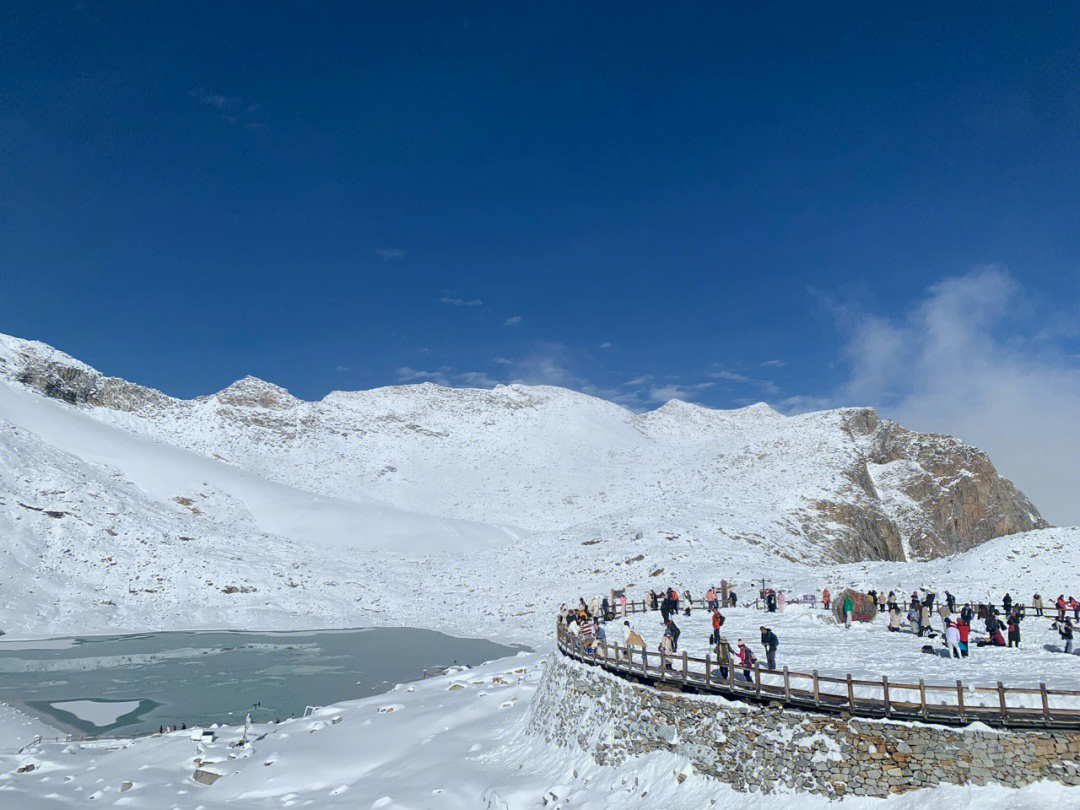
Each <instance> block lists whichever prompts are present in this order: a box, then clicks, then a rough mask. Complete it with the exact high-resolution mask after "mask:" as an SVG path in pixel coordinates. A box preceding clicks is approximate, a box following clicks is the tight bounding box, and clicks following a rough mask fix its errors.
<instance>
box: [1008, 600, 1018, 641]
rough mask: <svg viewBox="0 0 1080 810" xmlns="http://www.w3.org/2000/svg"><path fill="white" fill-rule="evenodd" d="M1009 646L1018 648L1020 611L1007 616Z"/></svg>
mask: <svg viewBox="0 0 1080 810" xmlns="http://www.w3.org/2000/svg"><path fill="white" fill-rule="evenodd" d="M1009 646H1010V647H1019V646H1020V610H1019V609H1016V610H1014V611H1012V613H1010V614H1009Z"/></svg>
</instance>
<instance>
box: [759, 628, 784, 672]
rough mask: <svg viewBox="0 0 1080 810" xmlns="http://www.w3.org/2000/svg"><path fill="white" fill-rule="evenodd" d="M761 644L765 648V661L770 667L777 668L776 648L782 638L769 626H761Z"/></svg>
mask: <svg viewBox="0 0 1080 810" xmlns="http://www.w3.org/2000/svg"><path fill="white" fill-rule="evenodd" d="M761 646H763V647H764V648H765V661H766V662H767V663H768V667H769V669H776V648H777V647H779V646H780V640H779V639H778V638H777V637H776V633H774V632H773V631H772V630H770V629H769V628H768V627H762V628H761Z"/></svg>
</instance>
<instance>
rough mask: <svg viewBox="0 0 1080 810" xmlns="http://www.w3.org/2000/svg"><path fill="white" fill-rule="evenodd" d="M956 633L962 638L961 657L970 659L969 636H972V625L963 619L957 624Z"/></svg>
mask: <svg viewBox="0 0 1080 810" xmlns="http://www.w3.org/2000/svg"><path fill="white" fill-rule="evenodd" d="M956 632H957V634H958V635H959V636H960V655H961V657H963V658H967V657H968V636H969V635H970V634H971V625H970V624H968V623H967V622H965V621H964V620H963V619H961V620H960V621H958V622H957V623H956Z"/></svg>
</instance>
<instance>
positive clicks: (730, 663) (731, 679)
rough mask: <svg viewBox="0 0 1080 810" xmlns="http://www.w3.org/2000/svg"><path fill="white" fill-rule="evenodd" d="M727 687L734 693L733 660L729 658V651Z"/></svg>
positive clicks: (729, 651) (729, 652)
mask: <svg viewBox="0 0 1080 810" xmlns="http://www.w3.org/2000/svg"><path fill="white" fill-rule="evenodd" d="M727 685H728V689H730V690H731V691H732V692H734V691H735V660H734V659H733V658H732V657H731V650H730V649H729V650H728V667H727Z"/></svg>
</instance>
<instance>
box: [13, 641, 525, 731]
mask: <svg viewBox="0 0 1080 810" xmlns="http://www.w3.org/2000/svg"><path fill="white" fill-rule="evenodd" d="M519 649H521V648H518V647H507V646H504V645H501V644H496V643H494V642H491V641H485V640H482V639H464V638H454V637H452V636H447V635H444V634H442V633H436V632H433V631H431V630H418V629H413V628H370V629H363V630H340V631H311V632H294V633H238V632H200V633H140V634H135V635H123V636H100V637H92V638H63V639H47V640H42V641H19V642H8V643H2V642H0V701H3V702H5V703H9V704H11V705H14V706H16V707H19V708H22V709H24V710H25V711H27V712H29V713H31V714H34V715H36V716H38V717H40V718H41V719H43V720H45V721H46V722H47V723H49V724H50V725H54V726H56V727H58V728H61V729H63V730H65V731H70V732H75V733H79V734H91V735H92V734H107V733H111V732H116V731H122V732H124V733H132V732H134V733H139V732H148V731H157V730H158V727H159V726H168V725H176V726H179V725H180V724H182V723H186V724H187V725H188V726H193V725H207V724H210V723H233V724H236V723H240V722H242V721H243V719H244V716H245V714H247V713H248V712H250V713H251V715H252V719H253V720H256V721H259V722H265V721H269V720H275V719H279V718H280V719H284V718H287V717H290V716H294V715H302V714H303V712H304V707H305V706H309V705H320V706H321V705H326V704H329V703H334V702H338V701H342V700H352V699H355V698H361V697H366V696H368V695H373V694H376V693H379V692H383V691H386V690H388V689H390V688H391V687H392V686H393V685H394V684H395V683H401V682H402V681H410V680H416V679H418V678H421V677H422V676H423V672H424V670H425V669H427V668H432V667H445V666H451V665H453V664H455V663H456V664H459V665H467V666H474V665H476V664H480V663H483V662H484V661H489V660H491V659H494V658H502V657H505V656H508V655H513V654H515V653H516V652H518V650H519Z"/></svg>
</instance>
